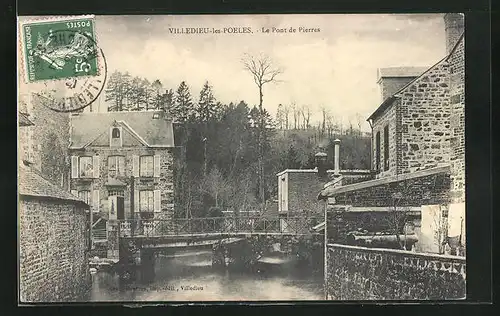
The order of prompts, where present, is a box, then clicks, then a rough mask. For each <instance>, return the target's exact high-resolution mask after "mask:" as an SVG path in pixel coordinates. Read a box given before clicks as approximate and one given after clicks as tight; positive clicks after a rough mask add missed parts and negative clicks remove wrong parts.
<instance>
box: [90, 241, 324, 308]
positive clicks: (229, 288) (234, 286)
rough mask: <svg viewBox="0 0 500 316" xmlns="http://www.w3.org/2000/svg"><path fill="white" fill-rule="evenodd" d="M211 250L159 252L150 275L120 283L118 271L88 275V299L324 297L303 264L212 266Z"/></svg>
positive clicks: (320, 285) (319, 278) (319, 284)
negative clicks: (241, 268) (243, 268)
mask: <svg viewBox="0 0 500 316" xmlns="http://www.w3.org/2000/svg"><path fill="white" fill-rule="evenodd" d="M211 255H212V254H211V252H210V251H197V252H185V253H177V254H175V255H159V256H158V257H157V258H156V261H155V278H154V281H153V282H151V283H149V284H139V283H138V282H135V283H133V284H130V285H128V286H127V287H124V288H123V287H122V288H121V289H120V287H119V278H118V275H117V274H115V273H111V272H106V271H98V272H97V273H95V274H93V275H92V294H91V300H92V301H95V302H104V301H108V302H109V301H255V300H271V301H276V300H278V301H279V300H323V299H324V293H323V278H322V276H321V275H314V274H313V273H310V272H308V271H304V270H305V269H298V268H294V267H291V268H284V267H283V266H280V265H277V264H273V262H271V263H269V260H268V263H267V264H261V265H259V267H258V268H257V269H255V270H256V271H254V272H235V271H227V270H226V271H216V270H214V269H213V268H212V264H211Z"/></svg>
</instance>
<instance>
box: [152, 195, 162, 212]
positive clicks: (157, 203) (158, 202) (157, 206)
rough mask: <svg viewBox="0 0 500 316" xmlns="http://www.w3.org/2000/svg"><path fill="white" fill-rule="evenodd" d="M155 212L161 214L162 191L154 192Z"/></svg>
mask: <svg viewBox="0 0 500 316" xmlns="http://www.w3.org/2000/svg"><path fill="white" fill-rule="evenodd" d="M153 199H154V211H155V212H161V191H160V190H154V197H153Z"/></svg>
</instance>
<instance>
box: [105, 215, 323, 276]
mask: <svg viewBox="0 0 500 316" xmlns="http://www.w3.org/2000/svg"><path fill="white" fill-rule="evenodd" d="M318 221H319V219H318V218H313V217H288V218H287V217H283V218H277V217H273V218H267V217H262V216H246V217H211V218H191V219H133V220H122V221H115V222H111V223H109V225H108V228H109V227H111V228H110V229H109V230H108V257H114V258H116V260H117V261H118V262H119V264H118V269H119V272H120V275H122V276H123V277H130V278H132V279H136V277H137V271H140V273H139V274H140V279H141V281H144V282H149V281H151V280H152V279H153V278H154V270H155V269H154V266H155V258H156V254H158V253H159V252H169V253H172V252H174V253H175V252H176V251H179V250H185V249H193V250H194V249H211V251H212V266H213V267H220V268H226V267H235V268H238V269H252V268H253V267H254V266H255V265H256V264H257V263H258V262H259V261H262V260H264V261H265V260H266V258H267V259H268V260H269V258H271V257H272V258H273V260H275V261H276V260H277V261H278V262H284V263H286V262H295V263H297V264H306V265H309V266H311V267H312V269H322V267H323V264H322V262H323V245H324V242H323V241H324V237H323V235H322V234H319V233H317V232H314V231H312V230H311V228H312V227H313V226H314V225H315V224H317V222H318Z"/></svg>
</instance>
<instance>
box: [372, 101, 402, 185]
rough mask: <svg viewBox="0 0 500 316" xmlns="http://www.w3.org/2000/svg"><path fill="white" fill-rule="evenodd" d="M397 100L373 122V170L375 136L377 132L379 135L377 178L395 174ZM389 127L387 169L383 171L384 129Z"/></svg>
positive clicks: (375, 155) (375, 154) (374, 163)
mask: <svg viewBox="0 0 500 316" xmlns="http://www.w3.org/2000/svg"><path fill="white" fill-rule="evenodd" d="M399 102H400V101H399V100H395V101H393V104H392V105H391V106H389V107H388V108H387V109H386V110H385V111H384V113H382V115H381V116H380V117H378V118H377V119H376V120H374V122H373V135H372V137H373V149H372V150H373V157H372V158H373V168H374V169H375V168H376V159H377V158H376V157H377V152H376V151H377V149H376V135H377V132H379V133H380V165H379V170H378V173H377V175H376V177H377V178H381V177H386V176H392V175H395V174H397V160H396V158H397V156H396V153H397V143H396V142H397V133H396V131H397V129H398V128H399V127H398V124H399V123H398V120H397V107H398V104H399ZM387 125H388V126H389V169H388V170H385V168H384V159H385V156H384V146H385V144H384V127H385V126H387Z"/></svg>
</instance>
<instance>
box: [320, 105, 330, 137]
mask: <svg viewBox="0 0 500 316" xmlns="http://www.w3.org/2000/svg"><path fill="white" fill-rule="evenodd" d="M320 110H321V116H322V117H323V120H322V122H321V134H322V135H325V132H326V120H327V117H328V116H329V115H330V114H329V113H328V112H329V111H328V109H327V108H326V106H324V105H322V106H320Z"/></svg>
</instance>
